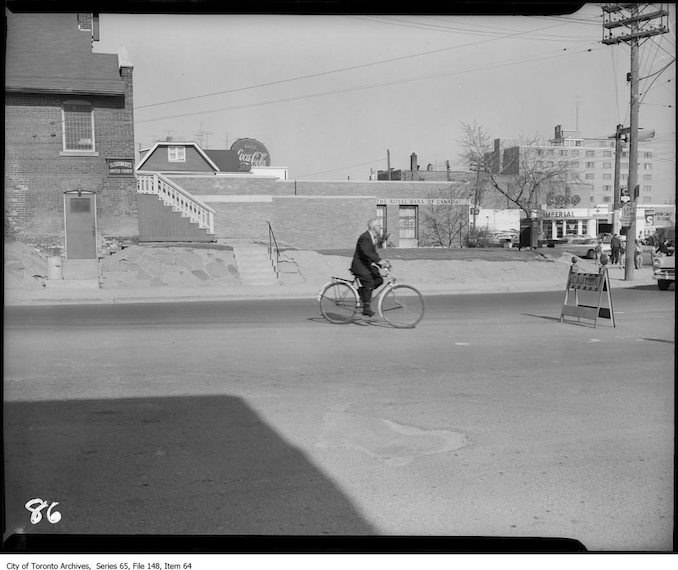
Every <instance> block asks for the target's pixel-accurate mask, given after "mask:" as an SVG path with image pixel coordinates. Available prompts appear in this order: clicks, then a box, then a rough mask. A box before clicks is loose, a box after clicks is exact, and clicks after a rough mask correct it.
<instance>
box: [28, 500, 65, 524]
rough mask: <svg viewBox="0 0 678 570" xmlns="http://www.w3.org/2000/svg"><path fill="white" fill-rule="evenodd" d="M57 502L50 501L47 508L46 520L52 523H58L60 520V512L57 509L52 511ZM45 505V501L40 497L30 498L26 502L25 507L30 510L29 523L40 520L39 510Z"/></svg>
mask: <svg viewBox="0 0 678 570" xmlns="http://www.w3.org/2000/svg"><path fill="white" fill-rule="evenodd" d="M58 504H59V503H52V504H51V505H49V508H48V509H47V520H48V521H49V522H51V523H52V524H55V523H58V522H59V521H60V520H61V513H60V512H59V511H54V512H52V509H53V508H54V507H56V506H57V505H58ZM46 506H47V501H43V500H42V499H31V500H30V501H28V502H27V503H26V508H27V509H28V510H29V511H30V512H31V523H32V524H38V523H39V522H40V521H41V520H42V513H41V512H40V511H41V510H42V509H44V508H45V507H46Z"/></svg>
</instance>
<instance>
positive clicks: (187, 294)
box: [5, 277, 656, 306]
mask: <svg viewBox="0 0 678 570" xmlns="http://www.w3.org/2000/svg"><path fill="white" fill-rule="evenodd" d="M655 283H656V282H655V280H654V279H652V278H649V279H648V278H643V279H638V280H634V281H624V280H620V279H615V278H614V277H611V279H610V285H611V289H612V290H614V289H628V288H631V287H638V286H648V285H655ZM417 288H418V289H419V290H420V291H421V293H422V294H423V295H482V294H501V293H539V292H545V291H563V292H564V290H565V282H564V281H562V280H559V281H557V282H555V281H547V282H542V283H534V282H527V281H525V282H520V281H516V282H512V283H494V282H489V283H487V282H486V283H465V284H456V285H450V284H447V285H440V286H427V287H417ZM319 290H320V287H313V288H311V287H308V286H306V287H304V288H300V289H298V290H294V289H292V290H290V289H283V290H274V289H271V288H267V289H266V290H263V289H262V290H259V291H256V292H252V291H251V289H243V288H238V289H235V290H230V291H228V292H224V291H222V290H214V289H213V290H209V289H203V290H196V289H174V290H172V291H171V292H169V291H167V290H165V291H163V290H160V289H143V290H139V289H136V290H133V289H97V290H95V291H93V290H86V289H80V290H78V292H79V293H80V292H81V293H82V294H81V295H77V294H75V295H74V293H75V291H76V290H71V291H69V292H68V296H63V295H64V293H65V291H63V290H53V291H54V293H51V295H50V294H47V295H45V289H39V290H32V291H15V292H14V295H13V294H12V292H11V291H7V290H6V291H5V306H31V305H40V306H44V305H81V304H82V305H86V304H131V303H177V302H179V303H182V302H200V301H253V300H285V299H315V298H316V297H317V295H318V291H319ZM57 291H58V293H57ZM150 291H153V292H154V293H155V294H149V293H150ZM167 293H170V294H167ZM57 294H60V295H62V296H56V295H57ZM53 295H54V296H53Z"/></svg>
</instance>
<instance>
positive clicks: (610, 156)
mask: <svg viewBox="0 0 678 570" xmlns="http://www.w3.org/2000/svg"><path fill="white" fill-rule="evenodd" d="M511 142H513V141H511ZM527 148H528V147H521V146H520V145H513V146H512V145H510V144H507V141H503V140H501V139H495V141H494V151H493V152H492V153H489V154H491V155H492V156H491V160H490V161H489V162H490V164H491V165H492V168H493V171H495V172H501V173H503V174H516V173H517V172H518V171H519V169H520V160H521V155H524V154H525V153H526V150H527ZM529 149H530V155H531V158H533V159H534V160H535V166H537V167H539V166H544V167H546V168H550V167H554V166H563V167H566V168H567V169H568V170H569V171H570V172H571V173H572V178H573V180H576V181H578V182H580V183H585V184H587V185H590V193H588V195H587V196H581V198H582V205H584V204H585V205H586V206H587V207H593V206H596V205H605V204H609V205H610V206H612V205H613V204H614V170H615V164H614V161H615V141H614V139H613V138H607V137H605V138H587V137H582V135H581V132H580V131H565V130H563V128H562V126H561V125H556V127H555V132H554V137H553V138H552V139H550V140H549V141H546V142H545V143H544V144H542V145H539V144H536V145H531V146H530V147H529ZM653 170H654V159H653V150H652V148H649V147H647V146H644V145H642V143H641V145H639V148H638V185H639V186H640V195H639V198H638V203H639V204H653V203H654V202H655V200H654V196H653ZM619 173H620V174H619V185H620V187H621V188H622V195H628V188H627V181H628V174H629V149H628V144H627V143H624V142H622V152H621V157H620V164H619ZM549 205H551V204H549ZM553 205H555V204H553Z"/></svg>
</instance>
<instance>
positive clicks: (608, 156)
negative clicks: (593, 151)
mask: <svg viewBox="0 0 678 570" xmlns="http://www.w3.org/2000/svg"><path fill="white" fill-rule="evenodd" d="M603 156H604V157H605V158H610V157H611V156H612V151H611V150H604V151H603Z"/></svg>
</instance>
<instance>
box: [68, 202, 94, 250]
mask: <svg viewBox="0 0 678 570" xmlns="http://www.w3.org/2000/svg"><path fill="white" fill-rule="evenodd" d="M64 207H65V211H66V259H96V256H97V235H96V195H95V194H94V193H93V192H80V193H78V192H66V193H65V194H64Z"/></svg>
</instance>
